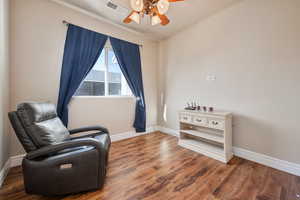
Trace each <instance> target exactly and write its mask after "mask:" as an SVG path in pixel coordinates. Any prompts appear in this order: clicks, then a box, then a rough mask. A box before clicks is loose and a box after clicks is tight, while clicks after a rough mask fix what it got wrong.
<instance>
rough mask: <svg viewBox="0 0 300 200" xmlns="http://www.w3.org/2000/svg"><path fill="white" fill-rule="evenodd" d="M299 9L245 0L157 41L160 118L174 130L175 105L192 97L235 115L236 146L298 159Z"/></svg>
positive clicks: (291, 0) (275, 0)
mask: <svg viewBox="0 0 300 200" xmlns="http://www.w3.org/2000/svg"><path fill="white" fill-rule="evenodd" d="M299 8H300V1H299V0H284V1H282V0H263V1H261V0H244V1H242V2H241V3H239V4H236V5H234V6H232V7H230V8H227V9H226V10H223V11H222V12H220V13H218V14H216V15H214V16H212V17H210V18H208V19H206V20H205V21H202V22H200V23H198V24H196V25H194V26H193V27H191V28H189V29H187V30H185V31H183V32H181V33H179V34H177V35H176V36H174V37H172V38H170V39H169V40H167V41H164V42H162V43H161V45H160V51H161V52H164V55H163V56H162V58H161V59H160V61H161V62H160V70H162V69H164V70H165V73H164V74H165V75H164V77H163V80H164V81H161V82H160V91H164V92H165V96H166V98H165V105H166V107H167V112H166V121H165V122H164V121H162V120H160V121H161V122H160V123H161V124H162V125H164V126H167V127H170V128H173V129H178V120H177V111H178V110H180V109H182V108H183V107H184V106H185V103H186V102H187V101H189V100H191V99H196V100H199V101H200V102H201V103H202V104H203V105H211V106H215V107H216V108H219V109H225V110H229V111H232V112H233V113H234V136H233V138H234V139H233V140H234V146H237V147H241V148H244V149H248V150H251V151H254V152H258V153H263V154H266V155H269V156H273V157H276V158H279V159H283V160H287V161H291V162H295V163H300V156H299V147H300V134H299V133H300V131H299V130H300V129H299V122H300V117H299V113H300V106H299V103H300V95H299V91H300V54H299V52H300V12H299ZM163 58H164V59H163ZM209 74H212V75H215V76H216V80H215V81H206V76H207V75H209ZM164 83H165V86H164ZM158 99H159V98H158ZM159 110H162V108H160V109H159ZM159 118H160V119H162V116H160V117H159Z"/></svg>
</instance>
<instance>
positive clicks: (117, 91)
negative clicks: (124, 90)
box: [108, 83, 121, 95]
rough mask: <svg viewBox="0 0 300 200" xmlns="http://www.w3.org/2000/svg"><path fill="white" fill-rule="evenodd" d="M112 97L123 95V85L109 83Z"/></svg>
mask: <svg viewBox="0 0 300 200" xmlns="http://www.w3.org/2000/svg"><path fill="white" fill-rule="evenodd" d="M108 87H109V94H110V95H121V83H109V85H108Z"/></svg>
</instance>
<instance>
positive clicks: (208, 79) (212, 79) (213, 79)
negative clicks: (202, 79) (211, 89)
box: [206, 75, 216, 81]
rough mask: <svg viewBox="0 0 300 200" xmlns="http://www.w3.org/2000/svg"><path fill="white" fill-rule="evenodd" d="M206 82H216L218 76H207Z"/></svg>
mask: <svg viewBox="0 0 300 200" xmlns="http://www.w3.org/2000/svg"><path fill="white" fill-rule="evenodd" d="M206 80H207V81H215V80H216V76H215V75H207V76H206Z"/></svg>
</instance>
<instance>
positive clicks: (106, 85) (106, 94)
mask: <svg viewBox="0 0 300 200" xmlns="http://www.w3.org/2000/svg"><path fill="white" fill-rule="evenodd" d="M109 50H112V51H113V48H112V46H111V44H110V41H109V39H108V40H107V41H106V44H105V46H104V48H103V50H102V51H105V54H104V59H105V61H104V67H105V69H104V96H90V95H79V96H73V98H109V97H112V98H134V95H133V93H132V91H130V92H131V94H130V95H110V94H109V82H108V73H109V71H108V51H109ZM122 76H124V75H123V73H122ZM84 81H91V80H84ZM91 82H103V81H91ZM126 84H128V83H126Z"/></svg>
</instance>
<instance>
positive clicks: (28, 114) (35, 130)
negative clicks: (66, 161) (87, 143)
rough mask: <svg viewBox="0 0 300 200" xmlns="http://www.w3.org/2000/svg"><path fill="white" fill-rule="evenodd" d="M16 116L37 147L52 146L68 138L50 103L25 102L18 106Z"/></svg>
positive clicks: (66, 131)
mask: <svg viewBox="0 0 300 200" xmlns="http://www.w3.org/2000/svg"><path fill="white" fill-rule="evenodd" d="M17 114H18V115H19V118H20V119H21V120H22V124H23V125H24V128H25V130H26V132H27V134H28V135H30V137H31V138H32V140H33V142H34V143H35V145H36V146H38V147H43V146H47V145H53V144H57V143H60V142H63V141H65V140H68V139H69V138H70V133H69V131H68V129H67V128H66V127H65V126H64V125H63V123H62V122H61V120H60V119H59V118H58V117H57V114H56V108H55V106H54V105H53V104H51V103H35V102H27V103H22V104H19V105H18V107H17Z"/></svg>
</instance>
